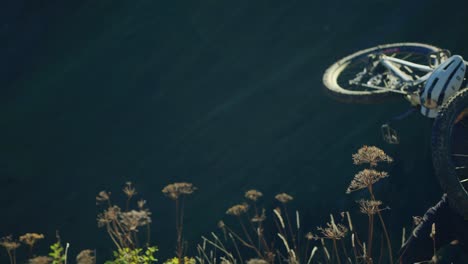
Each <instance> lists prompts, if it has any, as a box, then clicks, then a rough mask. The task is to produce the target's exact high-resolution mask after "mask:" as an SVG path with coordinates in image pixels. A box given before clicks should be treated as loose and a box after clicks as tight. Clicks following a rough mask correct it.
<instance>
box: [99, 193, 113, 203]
mask: <svg viewBox="0 0 468 264" xmlns="http://www.w3.org/2000/svg"><path fill="white" fill-rule="evenodd" d="M109 199H110V192H109V193H108V192H106V191H100V192H99V194H98V195H97V196H96V203H102V202H105V201H109Z"/></svg>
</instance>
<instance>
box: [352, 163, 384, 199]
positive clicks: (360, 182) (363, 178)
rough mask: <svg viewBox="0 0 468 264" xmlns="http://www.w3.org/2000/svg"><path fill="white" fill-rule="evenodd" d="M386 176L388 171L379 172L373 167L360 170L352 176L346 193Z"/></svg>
mask: <svg viewBox="0 0 468 264" xmlns="http://www.w3.org/2000/svg"><path fill="white" fill-rule="evenodd" d="M386 177H388V173H387V172H385V171H382V172H380V171H376V170H373V169H365V170H362V171H360V172H358V173H357V174H356V175H355V176H354V179H353V180H352V181H351V184H350V185H349V187H348V189H347V190H346V193H351V192H354V191H357V190H360V189H365V188H368V187H369V186H371V185H373V184H374V183H376V182H378V181H379V180H380V179H383V178H386Z"/></svg>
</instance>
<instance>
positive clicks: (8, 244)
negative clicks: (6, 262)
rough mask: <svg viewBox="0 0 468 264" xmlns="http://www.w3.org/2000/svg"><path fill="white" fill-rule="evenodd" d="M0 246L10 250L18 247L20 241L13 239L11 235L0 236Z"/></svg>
mask: <svg viewBox="0 0 468 264" xmlns="http://www.w3.org/2000/svg"><path fill="white" fill-rule="evenodd" d="M0 246H2V247H4V248H5V249H6V250H7V251H12V250H15V249H17V248H19V246H20V243H18V242H17V241H15V240H13V237H12V236H6V237H2V238H0Z"/></svg>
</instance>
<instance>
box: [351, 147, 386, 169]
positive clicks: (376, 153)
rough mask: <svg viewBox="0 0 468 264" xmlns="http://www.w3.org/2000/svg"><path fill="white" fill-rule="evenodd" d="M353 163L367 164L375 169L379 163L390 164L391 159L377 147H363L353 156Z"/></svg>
mask: <svg viewBox="0 0 468 264" xmlns="http://www.w3.org/2000/svg"><path fill="white" fill-rule="evenodd" d="M353 161H354V164H356V165H360V164H364V163H369V164H370V166H371V167H375V166H377V163H379V162H382V161H385V162H388V163H390V162H392V161H393V159H392V158H391V157H390V156H388V155H387V154H385V152H384V151H383V150H381V149H379V148H377V147H374V146H363V147H362V148H360V149H359V150H358V152H357V153H356V154H353Z"/></svg>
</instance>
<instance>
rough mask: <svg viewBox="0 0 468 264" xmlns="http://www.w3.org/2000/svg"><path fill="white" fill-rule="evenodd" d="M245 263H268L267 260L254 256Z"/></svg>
mask: <svg viewBox="0 0 468 264" xmlns="http://www.w3.org/2000/svg"><path fill="white" fill-rule="evenodd" d="M247 264H268V262H267V261H266V260H264V259H258V258H254V259H249V260H247Z"/></svg>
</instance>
